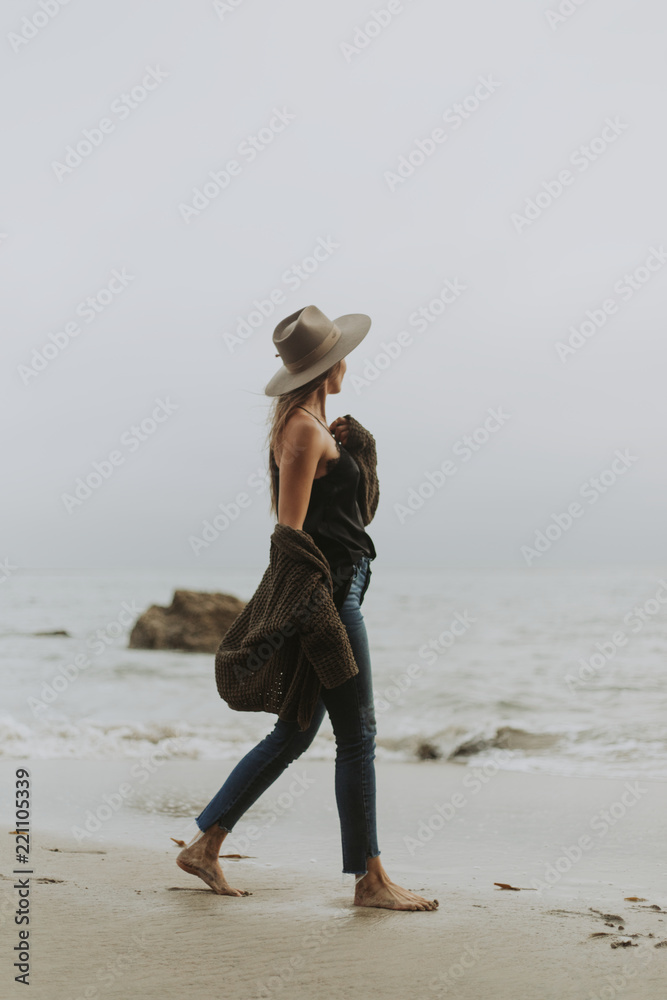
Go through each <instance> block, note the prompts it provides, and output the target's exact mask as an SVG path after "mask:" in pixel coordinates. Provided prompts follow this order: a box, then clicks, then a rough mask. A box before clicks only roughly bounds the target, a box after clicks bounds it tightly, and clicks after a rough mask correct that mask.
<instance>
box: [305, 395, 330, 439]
mask: <svg viewBox="0 0 667 1000" xmlns="http://www.w3.org/2000/svg"><path fill="white" fill-rule="evenodd" d="M297 406H298V407H299V409H300V410H303V411H304V413H310V410H307V409H306V407H305V406H301V404H300V403H297ZM310 415H311V417H315V419H316V420H317V421H319V423H321V424H322V427H324V428H325V430H327V431H328V432H329V434H331V436H332V437H335V435H334V433H333V431H332V430H331V428H330V427H327V425H326V424H325V423H324V421H323V420H320V418H319V417H317V416H315V414H314V413H310Z"/></svg>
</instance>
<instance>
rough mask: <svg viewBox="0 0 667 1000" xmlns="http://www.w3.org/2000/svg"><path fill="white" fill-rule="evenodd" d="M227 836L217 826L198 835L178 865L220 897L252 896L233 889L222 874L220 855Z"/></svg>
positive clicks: (178, 861)
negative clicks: (195, 876)
mask: <svg viewBox="0 0 667 1000" xmlns="http://www.w3.org/2000/svg"><path fill="white" fill-rule="evenodd" d="M226 836H227V831H226V830H222V829H221V828H220V827H219V826H218V825H217V824H214V825H213V826H210V827H209V828H208V830H206V832H205V833H202V834H201V836H199V835H198V836H197V838H196V839H195V840H194V841H191V842H190V844H188V845H187V847H184V848H183V850H182V851H181V852H180V853H179V855H178V857H177V858H176V864H177V865H178V867H179V868H182V870H183V871H184V872H188V874H190V875H197V877H198V878H200V879H202V881H204V882H206V885H208V886H210V888H211V889H212V890H213V892H215V893H217V894H218V895H219V896H250V895H251V893H249V892H247V891H246V890H244V889H233V888H232V886H231V885H230V884H229V882H228V881H227V879H226V878H225V876H224V874H223V872H222V868H221V867H220V862H219V861H218V855H219V853H220V845H221V844H222V842H223V840H224V839H225V837H226Z"/></svg>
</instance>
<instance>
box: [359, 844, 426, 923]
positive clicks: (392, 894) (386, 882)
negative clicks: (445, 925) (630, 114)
mask: <svg viewBox="0 0 667 1000" xmlns="http://www.w3.org/2000/svg"><path fill="white" fill-rule="evenodd" d="M354 903H355V906H381V907H384V908H385V909H388V910H437V908H438V906H439V903H438V900H437V899H426V898H425V897H424V896H419V895H417V893H416V892H411V891H410V889H403V888H402V886H400V885H397V884H396V883H395V882H392V880H391V879H390V878H389V876H388V875H387V873H386V871H385V870H384V868H383V867H382V865H381V863H380V858H379V856H378V857H375V858H369V859H368V871H367V873H366V874H365V875H364V876H362V878H360V879H359V881H358V882H357V884H356V886H355V889H354Z"/></svg>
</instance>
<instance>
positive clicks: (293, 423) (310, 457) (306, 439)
mask: <svg viewBox="0 0 667 1000" xmlns="http://www.w3.org/2000/svg"><path fill="white" fill-rule="evenodd" d="M321 456H322V434H321V433H320V430H319V428H318V427H316V426H315V424H313V422H312V420H307V421H306V420H300V419H298V418H297V419H296V420H294V419H292V420H290V421H289V423H288V425H287V427H286V428H285V438H284V442H283V447H282V453H281V460H280V492H279V494H278V523H279V524H287V525H289V527H290V528H297V529H298V530H299V531H302V530H303V522H304V521H305V520H306V514H307V513H308V504H309V503H310V494H311V490H312V486H313V480H314V478H315V473H316V471H317V466H318V464H319V461H320V458H321Z"/></svg>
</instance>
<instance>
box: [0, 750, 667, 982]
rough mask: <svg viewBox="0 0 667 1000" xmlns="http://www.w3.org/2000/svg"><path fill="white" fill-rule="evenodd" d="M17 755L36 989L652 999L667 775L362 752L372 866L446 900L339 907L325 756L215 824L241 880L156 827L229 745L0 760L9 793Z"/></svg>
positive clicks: (665, 968)
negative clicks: (371, 771) (134, 754)
mask: <svg viewBox="0 0 667 1000" xmlns="http://www.w3.org/2000/svg"><path fill="white" fill-rule="evenodd" d="M19 765H20V766H27V767H28V768H29V770H30V772H31V783H32V791H33V798H34V813H33V817H32V843H31V846H32V853H31V863H32V869H31V870H32V871H33V872H34V874H33V875H31V876H30V878H31V884H30V906H31V910H30V918H31V923H30V939H29V940H30V949H31V968H30V983H31V986H32V989H31V996H33V997H35V996H36V997H39V998H42V997H44V998H45V1000H46V998H49V1000H83V998H86V1000H97V998H100V1000H102V998H109V1000H111V998H113V1000H115V998H118V1000H120V998H123V1000H126V998H132V997H145V998H151V1000H152V998H156V1000H157V998H160V1000H163V998H165V997H169V998H171V997H173V998H178V1000H181V998H183V997H184V996H187V995H190V993H191V991H193V990H199V989H202V990H205V991H207V993H208V995H211V996H215V997H217V996H224V997H225V998H239V1000H251V998H255V997H267V998H268V997H275V998H280V997H284V998H288V997H289V998H290V1000H292V998H295V997H296V998H301V997H303V998H306V997H307V998H309V1000H310V998H312V997H314V996H321V997H332V998H334V997H335V998H348V997H350V998H351V997H358V996H359V995H362V996H364V995H370V994H371V992H373V993H374V994H375V993H376V994H377V995H379V996H381V997H383V998H391V1000H393V998H396V1000H399V998H400V1000H404V998H405V997H406V996H417V997H420V998H430V997H439V996H452V997H456V998H458V1000H468V998H471V1000H472V998H475V1000H477V998H478V997H479V996H493V997H497V998H508V1000H509V998H511V1000H517V998H521V1000H562V998H564V997H565V998H570V997H571V998H582V1000H590V998H593V997H598V998H600V1000H602V998H615V997H627V998H632V1000H644V998H646V1000H649V998H650V1000H664V997H665V995H666V993H665V989H666V987H665V984H666V983H667V882H666V879H665V874H666V863H665V853H664V844H665V835H666V834H667V797H666V796H665V784H664V783H662V782H650V781H644V780H639V781H634V780H630V781H627V782H626V781H625V780H617V779H614V780H610V779H592V778H563V777H554V776H549V775H536V774H522V773H517V772H508V771H497V770H496V769H495V768H494V767H487V768H486V769H485V770H483V771H482V770H478V771H476V770H475V769H474V768H470V767H464V766H460V765H456V764H443V763H442V762H440V761H424V762H420V763H414V764H405V763H392V762H385V761H380V762H377V781H378V831H379V843H380V848H381V852H382V860H383V864H384V866H385V868H386V869H387V871H388V873H389V875H390V876H391V877H392V878H393V879H394V881H396V882H398V883H399V884H402V885H404V886H406V887H408V888H411V889H413V890H414V891H416V892H419V893H420V894H422V895H425V896H427V897H428V898H434V897H435V898H437V899H438V900H439V902H440V906H439V909H438V910H436V911H433V912H408V913H406V912H392V911H389V910H381V909H364V908H361V907H356V906H354V905H353V903H352V898H353V882H354V878H353V876H343V875H342V874H341V867H342V865H341V851H340V833H339V826H338V817H337V812H336V806H335V798H334V789H333V761H331V762H325V761H312V762H311V761H309V760H308V758H307V756H306V757H304V758H301V759H300V760H298V761H296V762H295V763H294V764H292V765H291V767H290V769H289V770H288V771H287V772H286V773H285V774H284V775H283V776H282V777H281V778H280V779H279V781H278V782H276V783H275V784H274V785H273V786H272V788H271V789H269V790H268V792H267V793H266V795H265V796H264V797H263V799H261V800H260V801H259V802H258V803H257V804H256V805H255V806H254V807H253V809H252V810H250V811H249V812H248V813H247V814H246V816H245V817H244V818H243V819H242V820H241V822H240V823H239V824H238V826H237V827H236V828H235V830H234V831H233V833H232V835H230V837H228V838H227V840H226V841H225V842H224V844H223V846H222V853H237V854H244V855H249V856H248V857H245V858H241V859H238V860H224V859H223V860H222V861H221V863H222V865H223V868H224V870H225V873H226V875H227V877H228V879H229V881H230V883H231V884H232V885H234V886H236V887H238V888H242V889H248V890H250V892H251V893H252V894H251V895H249V896H244V897H226V896H217V895H215V894H214V893H213V892H211V890H210V889H208V888H207V887H206V886H205V885H204V883H203V882H201V881H200V880H199V879H197V878H195V877H193V876H190V875H188V874H187V873H185V872H183V871H181V870H180V869H179V868H178V867H177V866H176V864H175V857H176V855H177V853H178V850H179V848H178V846H177V845H176V844H175V843H174V842H173V840H171V839H170V838H172V837H173V838H175V839H176V840H179V839H184V837H186V838H187V839H189V838H190V836H191V831H192V825H191V821H192V818H193V817H194V815H196V814H197V812H199V810H200V809H201V808H202V807H203V806H204V805H205V804H206V802H207V801H208V799H209V798H210V797H211V796H212V795H213V793H214V792H215V791H216V790H217V788H218V787H219V785H220V784H221V782H222V780H224V778H225V777H226V775H227V773H228V771H229V770H230V768H231V766H232V762H228V761H182V760H179V761H173V760H172V761H166V762H164V763H161V764H160V766H155V764H154V762H153V766H152V767H151V762H148V765H149V766H148V767H146V766H145V765H141V766H138V762H132V761H64V760H59V761H32V762H28V761H21V762H18V761H7V760H4V761H2V762H1V764H0V774H1V776H2V784H3V788H4V789H5V790H6V793H5V795H3V802H4V804H5V806H11V804H12V803H11V798H10V793H11V792H12V788H13V779H14V771H15V768H16V766H19ZM105 805H106V808H105ZM3 816H4V817H5V829H6V830H7V831H8V832H9V831H11V830H13V829H14V826H13V825H12V813H11V811H10V809H9V808H6V809H5V808H3ZM97 824H99V828H97V829H93V828H95V827H96V825H97ZM87 827H89V828H90V829H88V828H87ZM7 844H8V845H9V849H8V848H7ZM13 851H14V838H13V837H7V838H6V847H5V852H4V858H3V867H2V879H1V880H0V923H2V926H3V935H2V938H3V945H2V947H3V955H2V977H3V978H2V985H3V990H2V995H3V996H14V995H17V996H18V995H20V994H19V993H18V990H19V988H20V984H16V983H14V982H13V976H14V974H15V971H14V970H13V968H12V962H13V961H14V958H13V953H12V949H13V946H14V945H15V944H18V930H19V928H18V927H17V926H16V925H15V924H14V916H13V914H14V910H15V907H16V901H17V890H16V889H15V888H13V885H14V879H15V876H14V875H13V874H12V871H13V863H14V862H13ZM494 883H505V884H508V885H511V886H513V887H516V888H515V889H502V888H500V887H499V886H497V885H495V884H494ZM626 897H637V900H636V901H630V900H628V899H627V898H626ZM15 938H16V940H14V939H15Z"/></svg>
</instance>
